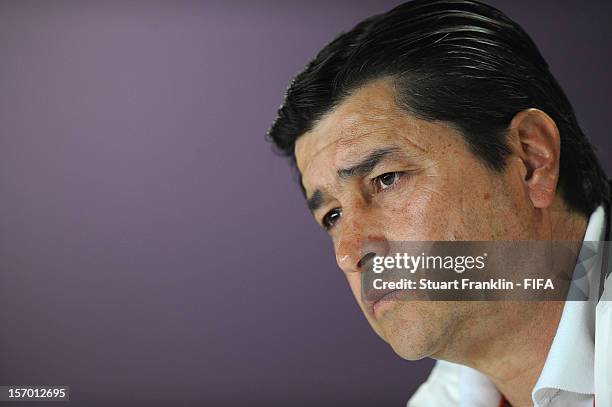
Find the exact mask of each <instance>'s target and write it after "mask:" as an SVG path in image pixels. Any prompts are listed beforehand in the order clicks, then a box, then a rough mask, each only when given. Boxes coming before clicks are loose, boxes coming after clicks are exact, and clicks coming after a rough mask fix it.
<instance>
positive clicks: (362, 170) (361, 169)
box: [307, 147, 398, 212]
mask: <svg viewBox="0 0 612 407" xmlns="http://www.w3.org/2000/svg"><path fill="white" fill-rule="evenodd" d="M397 151H398V148H396V147H387V148H380V149H378V150H374V151H372V152H371V153H369V154H368V155H367V156H365V158H363V159H362V160H361V161H359V162H358V163H357V164H355V165H353V166H350V167H348V168H341V169H339V170H338V171H337V174H338V178H340V179H341V180H348V179H350V178H355V177H360V176H363V175H365V174H368V173H370V172H372V170H374V168H375V167H376V165H378V163H379V162H380V161H381V160H382V159H383V158H385V157H386V156H388V155H389V154H391V153H394V152H397ZM325 199H326V198H325V194H324V193H323V192H322V191H321V190H320V189H317V190H315V191H314V193H313V194H312V196H311V197H310V198H308V199H307V203H308V209H310V211H311V212H314V211H316V210H317V209H319V208H320V207H321V206H322V205H323V203H324V202H325Z"/></svg>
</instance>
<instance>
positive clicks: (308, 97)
mask: <svg viewBox="0 0 612 407" xmlns="http://www.w3.org/2000/svg"><path fill="white" fill-rule="evenodd" d="M382 77H392V78H394V79H395V80H396V83H397V85H399V86H396V89H397V92H398V95H397V99H398V102H399V103H400V105H401V106H402V108H404V109H405V110H406V111H407V112H409V113H411V114H413V115H415V116H416V117H419V118H421V119H426V120H430V121H443V122H447V123H450V124H452V125H453V126H454V127H455V128H457V129H458V130H459V131H460V132H461V134H462V135H463V137H464V138H465V140H466V141H467V144H468V145H469V147H470V148H471V150H472V151H473V153H474V154H475V155H476V157H478V158H479V159H481V160H482V161H483V162H484V163H485V164H486V165H488V166H489V167H490V168H492V169H494V170H497V171H501V170H503V169H504V167H505V158H506V156H507V155H508V153H509V148H508V146H507V144H506V141H505V136H506V134H507V131H508V126H509V124H510V121H511V120H512V118H513V117H514V116H515V115H516V114H517V113H518V112H520V111H522V110H525V109H528V108H537V109H540V110H542V111H544V112H546V113H547V114H548V115H549V116H550V117H551V118H552V119H553V120H554V121H555V123H556V124H557V127H558V128H559V132H560V137H561V159H560V174H559V190H560V193H561V195H562V197H563V198H564V200H565V202H566V204H567V206H568V207H569V208H570V209H571V210H575V211H579V212H581V213H583V214H585V215H589V214H590V213H591V212H592V211H593V210H594V209H595V208H596V207H597V206H598V205H600V204H602V203H608V202H609V200H610V186H609V184H608V180H607V176H606V174H605V172H604V171H603V169H602V168H601V166H600V164H599V162H598V160H597V157H596V155H595V152H594V149H593V147H592V146H591V144H590V143H589V140H588V139H587V137H586V136H585V134H584V133H583V131H582V130H581V128H580V126H579V125H578V122H577V120H576V116H575V114H574V111H573V108H572V106H571V104H570V102H569V100H568V99H567V97H566V96H565V94H564V92H563V90H562V89H561V87H560V86H559V84H558V83H557V81H556V80H555V78H554V77H553V75H552V74H551V72H550V70H549V68H548V64H547V63H546V61H545V60H544V58H543V57H542V55H541V54H540V52H539V51H538V49H537V47H536V45H535V44H534V43H533V41H532V40H531V38H530V37H529V36H528V35H527V33H526V32H525V31H524V30H523V29H522V28H521V27H520V26H519V25H518V24H517V23H515V22H514V21H512V20H510V19H509V18H508V17H507V16H506V15H504V14H503V13H502V12H501V11H499V10H497V9H495V8H493V7H491V6H489V5H486V4H483V3H480V2H477V1H472V0H433V1H432V0H416V1H412V2H408V3H405V4H402V5H400V6H398V7H395V8H394V9H392V10H390V11H388V12H386V13H384V14H380V15H376V16H373V17H370V18H368V19H366V20H364V21H362V22H361V23H359V24H357V25H356V26H355V27H354V28H353V29H352V30H350V31H348V32H346V33H343V34H341V35H340V36H338V37H337V38H336V39H335V40H333V41H332V42H331V43H329V44H328V45H327V46H326V47H325V48H323V49H322V50H321V51H320V52H319V53H318V54H317V55H316V57H315V58H314V59H313V60H312V61H311V62H310V63H308V65H307V66H306V67H305V68H304V70H303V71H302V72H301V73H299V74H298V75H297V76H296V77H295V79H294V80H293V82H292V83H291V84H290V86H289V88H288V90H287V93H286V95H285V101H284V104H283V105H282V106H281V107H280V108H279V110H278V117H277V119H276V121H275V122H274V124H273V125H272V127H271V128H270V130H269V132H268V138H269V139H270V140H271V141H272V142H273V143H274V144H275V147H276V149H277V150H278V151H279V152H280V153H281V154H283V155H286V156H288V157H289V159H290V162H291V163H292V165H293V166H295V151H294V148H295V142H296V140H297V139H298V137H300V136H301V135H302V134H304V133H306V132H308V131H309V130H311V129H312V127H313V126H314V125H315V124H316V122H317V120H319V119H321V117H322V116H323V115H324V114H326V113H327V112H329V111H330V110H332V109H333V108H334V107H335V106H337V105H338V104H339V103H341V102H342V100H343V99H344V98H345V97H346V96H348V95H349V94H350V93H351V91H353V90H355V89H356V88H358V87H360V86H362V85H364V84H365V83H366V82H368V81H370V80H373V79H378V78H382Z"/></svg>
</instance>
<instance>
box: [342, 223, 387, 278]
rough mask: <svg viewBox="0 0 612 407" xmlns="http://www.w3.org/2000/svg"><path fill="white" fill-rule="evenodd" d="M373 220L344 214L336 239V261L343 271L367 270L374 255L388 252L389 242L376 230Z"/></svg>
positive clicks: (382, 254)
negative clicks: (354, 217) (352, 218)
mask: <svg viewBox="0 0 612 407" xmlns="http://www.w3.org/2000/svg"><path fill="white" fill-rule="evenodd" d="M378 230H380V229H378V227H377V225H376V224H375V223H373V222H367V221H366V220H365V219H362V220H359V221H358V220H353V221H351V220H349V219H347V217H346V216H345V218H344V219H343V221H342V230H341V231H340V235H339V236H338V238H337V240H336V242H337V243H336V263H338V267H340V269H341V270H342V271H344V272H345V273H355V272H358V273H361V272H364V271H367V269H368V267H369V264H370V263H371V262H372V261H373V260H372V259H373V258H374V257H375V256H385V255H387V253H388V252H389V242H388V241H387V239H386V238H385V237H384V236H383V235H382V233H379V232H378Z"/></svg>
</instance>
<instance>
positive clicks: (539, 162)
mask: <svg viewBox="0 0 612 407" xmlns="http://www.w3.org/2000/svg"><path fill="white" fill-rule="evenodd" d="M510 129H511V131H513V132H514V133H515V134H516V136H517V138H518V140H517V141H518V143H517V148H518V150H519V151H517V153H518V155H519V157H520V159H521V161H522V164H523V165H524V171H523V173H524V179H523V182H524V183H525V187H526V188H527V190H528V194H529V198H530V199H531V201H532V203H533V206H534V207H536V208H542V209H543V208H547V207H549V206H550V205H551V204H552V203H553V201H554V199H555V194H556V190H557V182H558V180H559V160H560V152H561V141H560V136H559V129H558V128H557V125H556V124H555V122H554V120H552V119H551V118H550V116H548V115H547V114H546V113H544V112H543V111H541V110H538V109H527V110H523V111H522V112H519V113H518V114H517V115H516V116H514V118H513V119H512V122H511V124H510Z"/></svg>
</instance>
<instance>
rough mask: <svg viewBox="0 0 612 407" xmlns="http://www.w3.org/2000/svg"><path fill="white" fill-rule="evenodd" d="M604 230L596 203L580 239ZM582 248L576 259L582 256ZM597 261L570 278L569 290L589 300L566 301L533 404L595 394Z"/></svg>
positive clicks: (591, 239) (598, 237) (601, 211)
mask: <svg viewBox="0 0 612 407" xmlns="http://www.w3.org/2000/svg"><path fill="white" fill-rule="evenodd" d="M604 232H605V212H604V208H603V207H602V206H600V207H598V208H597V209H596V210H595V212H593V214H591V217H590V219H589V223H588V225H587V229H586V232H585V234H584V241H585V242H598V241H600V240H601V239H602V238H603V234H604ZM587 245H588V244H587ZM587 245H585V246H587ZM583 250H588V249H583ZM583 250H581V253H580V255H579V259H580V258H583V257H586V256H584V254H583ZM600 261H601V258H600V257H599V256H594V257H593V256H591V257H590V258H588V259H587V260H585V261H583V262H582V266H583V267H585V269H586V271H587V273H585V274H584V275H583V277H581V278H579V279H576V278H574V281H573V282H574V283H576V284H573V285H572V287H571V288H570V289H574V288H576V287H581V289H582V290H583V291H584V292H586V293H588V296H589V300H588V301H566V303H565V305H564V307H563V314H562V315H561V320H560V321H559V326H558V328H557V333H556V334H555V338H554V339H553V343H552V345H551V347H550V351H549V352H548V356H547V358H546V363H545V364H544V368H543V369H542V372H541V374H540V377H539V379H538V381H537V383H536V385H535V387H534V388H533V392H532V394H531V397H532V400H533V402H534V404H535V405H536V406H537V405H545V404H547V402H548V401H550V399H551V398H553V397H558V393H559V392H571V393H578V394H582V395H584V394H590V395H592V394H594V393H595V391H594V378H593V366H594V351H595V306H596V305H597V300H598V288H599V285H598V281H599V270H600V265H601V263H600ZM575 275H576V273H574V276H575Z"/></svg>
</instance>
